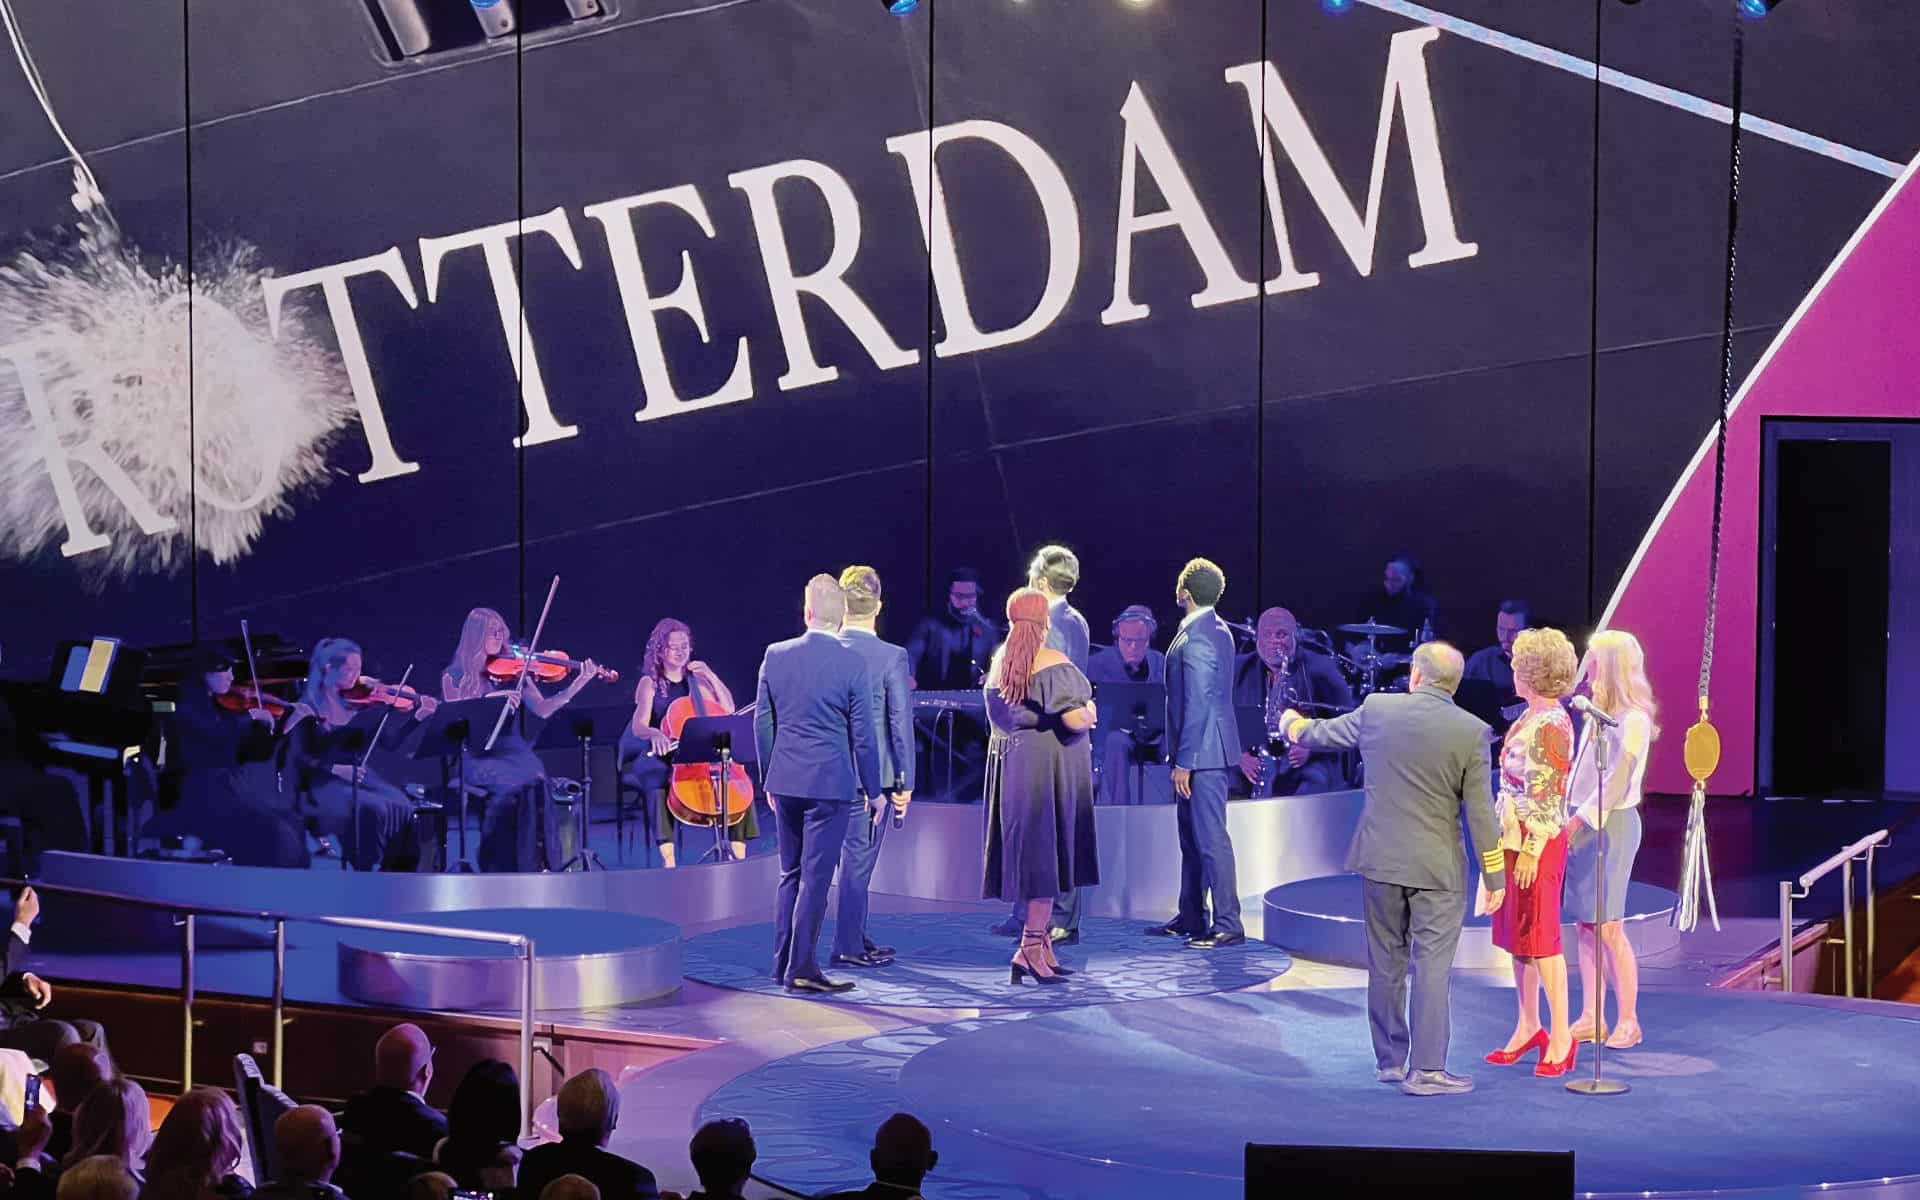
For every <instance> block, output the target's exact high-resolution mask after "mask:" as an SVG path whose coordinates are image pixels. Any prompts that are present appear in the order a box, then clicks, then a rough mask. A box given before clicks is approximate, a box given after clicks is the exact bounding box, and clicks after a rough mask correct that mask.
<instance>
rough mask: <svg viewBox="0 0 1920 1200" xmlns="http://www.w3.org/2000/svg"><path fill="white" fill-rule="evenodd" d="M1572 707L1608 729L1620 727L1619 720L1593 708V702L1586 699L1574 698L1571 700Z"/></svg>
mask: <svg viewBox="0 0 1920 1200" xmlns="http://www.w3.org/2000/svg"><path fill="white" fill-rule="evenodd" d="M1573 706H1574V707H1575V708H1577V709H1579V710H1580V711H1581V712H1583V713H1585V714H1587V715H1588V716H1590V717H1592V718H1593V719H1594V720H1596V721H1598V722H1600V723H1601V724H1602V725H1605V726H1606V727H1607V728H1608V729H1617V728H1618V727H1619V725H1620V720H1619V718H1617V717H1610V716H1608V715H1607V714H1606V713H1605V712H1604V711H1603V710H1601V709H1599V708H1596V707H1594V703H1593V701H1591V700H1589V699H1587V698H1586V697H1585V696H1575V697H1574V698H1573Z"/></svg>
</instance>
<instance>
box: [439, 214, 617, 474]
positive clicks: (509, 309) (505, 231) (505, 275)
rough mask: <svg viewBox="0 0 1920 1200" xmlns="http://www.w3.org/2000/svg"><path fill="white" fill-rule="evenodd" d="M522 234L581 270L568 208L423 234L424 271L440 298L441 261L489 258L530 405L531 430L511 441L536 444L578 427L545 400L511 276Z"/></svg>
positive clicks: (511, 352) (516, 372)
mask: <svg viewBox="0 0 1920 1200" xmlns="http://www.w3.org/2000/svg"><path fill="white" fill-rule="evenodd" d="M522 232H527V233H544V234H546V235H547V236H548V237H550V238H552V239H553V240H554V241H555V242H556V243H557V244H558V245H559V247H560V252H561V253H562V254H565V255H566V256H567V261H568V262H569V263H571V264H573V269H574V270H576V271H578V270H579V269H580V266H581V258H580V244H579V243H578V242H576V241H574V239H573V226H572V225H571V224H570V223H569V222H568V221H567V210H566V209H564V208H559V207H555V208H552V209H549V210H548V211H546V212H544V213H541V214H540V215H539V216H537V217H527V218H526V219H524V220H521V221H502V222H500V224H498V225H488V226H486V227H485V228H482V229H469V230H467V231H466V232H465V233H454V234H449V235H447V236H446V237H437V238H421V239H420V270H421V272H422V274H424V275H425V276H426V279H427V300H428V302H429V303H432V302H436V301H438V300H439V298H440V297H439V291H440V260H441V259H442V258H445V257H446V256H447V255H448V254H451V253H452V252H453V251H455V250H465V249H468V248H470V247H473V246H478V247H480V252H481V254H483V255H484V256H485V257H486V262H487V278H488V279H489V280H491V281H492V283H493V302H494V307H495V308H497V309H498V310H499V312H500V331H501V332H502V333H503V334H505V335H506V339H507V358H508V359H510V360H511V361H512V363H513V377H514V378H515V379H517V380H519V381H520V402H521V404H522V405H523V406H525V408H526V415H527V431H526V433H525V434H523V435H521V436H520V437H517V438H515V439H513V444H514V445H516V446H538V445H541V444H543V443H546V442H557V441H559V440H561V439H562V438H570V437H573V436H575V435H576V434H578V433H579V432H580V428H579V426H577V425H562V424H560V422H559V421H556V420H555V419H554V416H553V407H552V405H550V404H549V403H548V402H547V384H546V380H545V379H543V378H542V377H541V375H540V356H539V355H538V354H537V353H535V352H534V341H533V325H532V323H531V322H530V321H528V320H527V316H526V306H525V304H524V303H522V301H521V297H520V281H519V280H518V279H516V278H515V277H514V274H513V257H512V256H511V255H509V254H508V253H507V240H508V239H509V238H513V237H516V236H518V235H520V234H521V233H522ZM523 343H524V350H523V348H522V347H523Z"/></svg>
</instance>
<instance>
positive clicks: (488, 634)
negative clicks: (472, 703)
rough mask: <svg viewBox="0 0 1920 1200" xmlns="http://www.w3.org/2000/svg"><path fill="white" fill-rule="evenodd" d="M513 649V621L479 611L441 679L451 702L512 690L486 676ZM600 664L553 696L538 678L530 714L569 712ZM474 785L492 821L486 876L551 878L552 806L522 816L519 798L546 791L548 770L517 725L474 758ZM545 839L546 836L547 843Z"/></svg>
mask: <svg viewBox="0 0 1920 1200" xmlns="http://www.w3.org/2000/svg"><path fill="white" fill-rule="evenodd" d="M511 645H512V638H511V636H510V633H509V630H508V629H507V621H506V618H505V617H502V616H501V615H500V614H499V613H497V612H495V611H494V610H493V609H491V608H476V609H474V610H473V611H472V612H470V613H468V614H467V619H466V622H465V624H463V625H461V627H460V643H459V645H457V646H456V647H454V651H453V661H452V662H449V663H448V664H447V669H446V672H445V673H444V674H442V675H441V676H440V696H441V698H442V699H444V700H448V701H455V700H477V699H480V698H481V697H483V696H486V695H488V694H490V693H493V692H497V691H502V690H506V691H511V690H513V688H514V687H515V684H514V683H512V682H509V683H506V684H500V683H496V682H495V681H494V680H493V679H492V678H491V677H490V676H489V675H488V674H487V660H488V659H490V658H496V657H502V656H506V655H507V654H508V653H509V648H510V647H511ZM600 675H601V670H600V666H599V664H597V663H595V662H594V661H593V660H592V659H587V660H586V661H585V662H583V663H581V664H580V669H579V671H578V672H577V673H576V674H575V675H574V677H573V679H572V681H570V682H569V683H568V684H567V685H566V686H565V687H563V688H561V689H560V690H559V691H557V692H555V693H553V694H552V695H548V694H547V693H545V692H543V691H541V690H540V688H539V685H537V684H535V683H534V681H533V680H534V679H536V678H538V677H539V676H538V674H537V673H536V674H535V675H534V676H533V677H532V678H529V679H528V680H527V682H526V687H525V690H524V691H523V692H521V697H522V699H523V700H524V701H525V703H526V706H527V708H528V709H529V710H530V711H531V712H532V713H533V714H534V715H535V716H537V717H540V718H542V719H543V720H544V719H546V718H548V717H551V716H552V715H553V714H554V713H557V712H559V711H560V710H561V709H563V708H565V707H566V706H567V704H568V703H569V702H571V701H572V700H573V698H574V697H575V696H577V695H579V694H580V689H581V688H584V687H586V686H587V685H588V684H589V683H592V682H593V681H594V680H595V679H597V678H599V677H600ZM466 770H467V783H468V785H469V786H473V787H478V788H479V789H480V790H482V791H483V792H485V793H486V796H487V809H486V815H485V816H484V817H483V818H482V819H481V826H480V854H479V867H480V869H481V870H482V871H544V870H549V869H551V868H552V867H553V865H554V864H553V863H552V862H550V861H548V860H549V859H550V858H551V857H552V856H553V854H554V852H555V851H556V850H558V849H559V846H560V835H559V820H558V815H557V813H556V811H555V808H554V806H553V805H552V804H534V805H531V806H528V807H530V808H532V809H533V810H534V812H537V813H539V814H540V816H539V818H537V819H536V818H533V817H531V816H530V815H528V814H524V813H523V811H522V805H521V803H520V798H521V796H522V795H523V794H525V793H526V791H527V790H528V789H529V788H532V787H534V786H536V785H537V786H539V787H541V788H542V789H544V788H545V787H546V781H547V770H546V768H545V767H544V766H542V765H541V763H540V758H539V756H538V755H536V754H535V753H534V752H533V747H532V746H530V745H528V744H527V740H526V738H524V737H522V736H520V734H519V733H518V732H516V731H515V730H514V728H513V726H512V724H511V723H509V725H508V726H507V728H506V730H505V731H503V732H502V733H501V735H500V737H499V740H497V741H496V742H494V744H493V749H492V750H490V751H488V752H486V753H484V754H481V753H471V754H469V755H468V756H467V767H466ZM543 835H544V836H543ZM543 847H544V852H543Z"/></svg>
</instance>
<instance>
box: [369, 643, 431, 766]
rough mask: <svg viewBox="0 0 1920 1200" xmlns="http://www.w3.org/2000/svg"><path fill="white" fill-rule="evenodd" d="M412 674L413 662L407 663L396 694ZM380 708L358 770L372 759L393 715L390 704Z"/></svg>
mask: <svg viewBox="0 0 1920 1200" xmlns="http://www.w3.org/2000/svg"><path fill="white" fill-rule="evenodd" d="M412 675H413V664H412V663H408V664H407V669H406V670H405V671H404V672H402V673H401V675H400V682H399V683H398V684H395V685H394V690H395V692H396V694H397V693H398V692H399V691H400V690H402V689H404V688H405V687H406V686H407V680H408V679H409V678H411V677H412ZM414 703H415V704H418V703H419V701H417V700H416V701H414ZM381 708H382V709H383V710H384V711H382V712H381V714H380V723H379V724H378V725H375V726H374V727H373V737H372V738H371V739H369V740H368V742H367V752H366V753H365V754H362V755H361V756H360V770H362V771H364V770H366V769H367V764H368V763H369V762H371V761H373V751H374V748H375V747H376V746H378V745H379V744H380V735H381V734H383V733H385V732H386V731H387V718H388V717H391V716H392V715H393V705H392V704H383V705H381Z"/></svg>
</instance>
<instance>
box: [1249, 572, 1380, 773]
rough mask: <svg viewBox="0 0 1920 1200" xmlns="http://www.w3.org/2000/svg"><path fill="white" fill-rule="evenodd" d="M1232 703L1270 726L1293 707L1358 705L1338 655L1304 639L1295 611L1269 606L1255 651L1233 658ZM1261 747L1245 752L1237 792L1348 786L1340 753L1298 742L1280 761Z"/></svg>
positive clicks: (1327, 710)
mask: <svg viewBox="0 0 1920 1200" xmlns="http://www.w3.org/2000/svg"><path fill="white" fill-rule="evenodd" d="M1233 703H1234V706H1235V707H1236V708H1257V709H1259V710H1260V712H1261V714H1262V717H1263V719H1264V720H1265V722H1266V724H1267V727H1268V728H1273V727H1274V723H1275V722H1276V721H1277V720H1278V718H1279V716H1280V714H1281V713H1283V712H1285V711H1286V710H1287V709H1289V708H1294V709H1298V710H1299V711H1301V712H1312V713H1317V714H1320V715H1321V716H1326V717H1332V716H1338V715H1339V714H1341V713H1343V712H1348V711H1350V710H1351V709H1352V708H1353V690H1352V689H1351V688H1349V687H1348V686H1347V681H1346V679H1345V678H1344V677H1343V676H1342V675H1341V674H1340V668H1339V667H1338V666H1337V665H1336V664H1335V663H1334V661H1333V656H1332V655H1330V654H1327V653H1324V652H1322V651H1320V650H1318V649H1315V648H1314V647H1312V646H1310V645H1308V644H1307V643H1306V641H1305V640H1304V639H1303V638H1302V637H1301V634H1300V623H1299V622H1298V621H1296V620H1295V619H1294V616H1293V614H1292V613H1290V612H1288V611H1287V610H1286V609H1284V608H1269V609H1268V610H1267V611H1265V612H1263V613H1261V614H1260V620H1259V622H1258V623H1257V625H1256V626H1255V628H1254V650H1253V653H1251V654H1243V655H1241V656H1240V657H1239V658H1238V659H1237V660H1235V662H1234V669H1233ZM1303 705H1304V706H1305V707H1302V706H1303ZM1260 749H1261V748H1260V747H1257V746H1256V747H1249V748H1248V749H1247V750H1246V751H1245V752H1244V753H1242V754H1241V755H1240V770H1239V773H1238V777H1237V778H1235V779H1234V780H1233V787H1234V794H1236V795H1240V796H1296V795H1304V794H1308V793H1312V792H1331V791H1336V790H1338V789H1340V788H1343V787H1345V786H1346V774H1345V770H1344V768H1343V766H1342V763H1341V756H1340V753H1339V752H1338V751H1325V750H1323V751H1309V750H1308V749H1307V748H1306V747H1305V746H1294V747H1291V748H1289V749H1287V750H1285V751H1282V752H1281V757H1280V758H1279V759H1277V760H1276V759H1272V758H1265V757H1263V756H1262V755H1261V754H1260Z"/></svg>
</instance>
